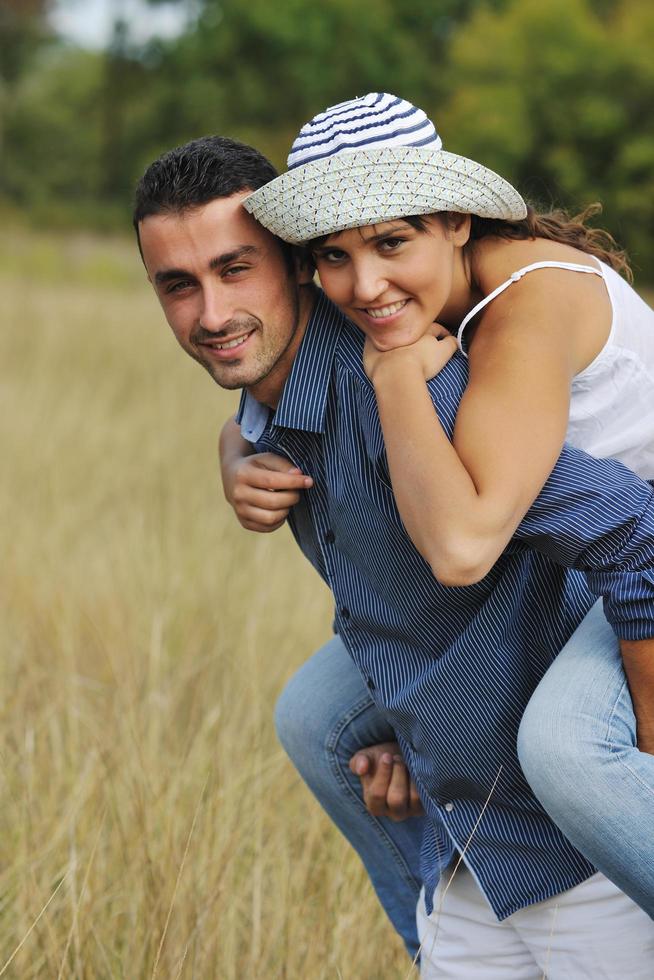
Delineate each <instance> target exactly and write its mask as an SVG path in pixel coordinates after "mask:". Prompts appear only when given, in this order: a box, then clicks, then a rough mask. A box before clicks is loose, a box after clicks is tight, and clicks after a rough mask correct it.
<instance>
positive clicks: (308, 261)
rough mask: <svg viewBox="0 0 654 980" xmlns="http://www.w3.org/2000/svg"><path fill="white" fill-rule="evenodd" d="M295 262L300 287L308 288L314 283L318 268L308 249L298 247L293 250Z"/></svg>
mask: <svg viewBox="0 0 654 980" xmlns="http://www.w3.org/2000/svg"><path fill="white" fill-rule="evenodd" d="M293 262H294V263H295V274H296V276H297V284H298V286H308V285H309V284H310V283H312V282H313V277H314V274H315V271H316V266H315V263H314V261H313V256H312V254H311V252H310V251H309V249H308V248H303V247H302V246H301V245H296V246H295V247H294V248H293Z"/></svg>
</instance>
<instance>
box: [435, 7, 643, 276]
mask: <svg viewBox="0 0 654 980" xmlns="http://www.w3.org/2000/svg"><path fill="white" fill-rule="evenodd" d="M600 15H601V16H600ZM653 36H654V8H653V7H652V6H651V4H650V3H648V2H647V0H624V2H615V3H611V4H607V3H605V4H603V5H602V7H601V8H599V12H598V9H597V8H596V6H595V5H592V4H591V3H590V2H587V0H549V2H548V3H547V4H543V3H542V2H540V0H519V2H513V3H512V4H511V5H509V6H507V8H506V9H505V10H504V11H503V12H501V13H496V12H495V13H494V12H490V11H488V10H487V9H483V8H481V9H479V10H478V11H477V12H476V13H475V15H473V17H472V18H471V19H470V21H469V22H468V24H467V25H466V28H465V30H463V31H461V32H460V33H459V34H458V35H457V37H456V38H455V39H454V41H453V44H452V47H451V50H450V67H451V71H452V73H453V75H454V76H456V78H457V79H458V82H459V83H458V85H457V87H456V90H455V91H454V92H453V93H452V97H451V99H450V100H449V103H448V105H447V109H446V111H445V113H443V115H442V124H443V128H444V131H445V133H446V135H447V137H448V139H447V145H448V147H449V148H451V149H456V150H458V151H459V152H463V153H466V154H469V155H470V156H473V157H476V158H479V159H481V160H483V161H484V162H488V164H489V165H490V166H492V167H495V169H497V170H499V172H501V173H503V174H506V175H507V176H510V177H512V178H513V179H514V180H515V181H516V182H517V183H518V185H519V187H520V188H521V189H523V190H524V191H525V193H526V195H527V196H528V197H529V198H531V199H532V200H533V201H536V202H537V203H540V204H541V205H544V206H549V205H551V204H556V205H558V204H563V205H564V206H566V207H568V208H570V209H572V210H581V209H582V208H584V207H585V206H586V205H588V204H590V203H592V202H593V201H601V202H602V203H603V205H604V217H603V219H602V224H606V225H607V226H608V227H609V228H611V230H612V231H613V232H614V234H616V235H617V237H618V238H619V239H620V241H621V242H622V243H624V244H625V245H627V247H628V248H629V249H630V251H631V252H632V254H633V256H634V258H635V261H636V264H637V265H640V266H641V267H643V268H644V266H645V263H646V261H647V256H648V255H651V249H652V238H653V235H654V223H653V219H654V193H653V191H654V187H653V183H654V127H653V126H652V123H653V121H654V64H653V61H652V58H651V39H652V37H653ZM645 271H646V270H645Z"/></svg>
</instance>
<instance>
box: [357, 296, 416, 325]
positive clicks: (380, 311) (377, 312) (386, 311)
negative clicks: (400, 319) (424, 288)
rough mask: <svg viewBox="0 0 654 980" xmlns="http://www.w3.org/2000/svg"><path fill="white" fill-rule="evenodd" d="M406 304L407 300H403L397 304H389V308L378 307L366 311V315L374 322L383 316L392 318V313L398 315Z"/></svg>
mask: <svg viewBox="0 0 654 980" xmlns="http://www.w3.org/2000/svg"><path fill="white" fill-rule="evenodd" d="M406 304H407V300H405V299H403V300H400V302H399V303H391V305H390V306H378V307H376V308H375V309H374V310H366V313H367V314H368V316H371V317H372V318H373V320H375V319H378V318H381V317H383V316H392V315H393V313H398V312H399V311H400V310H401V309H402V307H403V306H406Z"/></svg>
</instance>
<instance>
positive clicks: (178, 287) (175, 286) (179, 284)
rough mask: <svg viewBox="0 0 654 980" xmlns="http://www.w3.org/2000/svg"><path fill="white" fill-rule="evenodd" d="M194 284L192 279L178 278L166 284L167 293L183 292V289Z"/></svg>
mask: <svg viewBox="0 0 654 980" xmlns="http://www.w3.org/2000/svg"><path fill="white" fill-rule="evenodd" d="M192 285H193V284H192V282H191V280H190V279H178V280H177V281H176V282H171V283H168V285H167V286H166V295H170V294H171V293H181V292H183V290H185V289H188V288H189V287H190V286H192Z"/></svg>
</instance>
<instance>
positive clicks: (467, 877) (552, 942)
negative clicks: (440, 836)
mask: <svg viewBox="0 0 654 980" xmlns="http://www.w3.org/2000/svg"><path fill="white" fill-rule="evenodd" d="M450 878H451V872H450V871H446V872H445V873H444V874H443V875H442V876H441V880H440V883H439V885H438V887H437V888H436V891H435V893H434V910H433V912H432V914H431V916H429V917H428V916H427V912H426V909H425V902H424V894H421V896H420V899H419V901H418V909H417V920H418V937H419V939H420V943H421V953H420V957H421V970H420V976H421V977H422V980H543V978H547V980H586V978H588V980H653V978H654V921H652V920H651V919H650V918H649V916H648V915H647V914H646V913H645V912H643V910H642V909H641V908H639V906H638V905H636V904H635V902H632V900H631V899H630V898H627V896H626V895H625V894H624V893H623V892H621V891H620V890H619V889H618V888H617V887H616V886H615V885H614V884H613V883H612V882H610V881H609V880H608V878H605V877H604V875H602V874H599V873H598V874H595V875H593V877H592V878H589V879H588V881H584V882H582V884H581V885H577V886H576V888H571V889H570V891H567V892H563V894H561V895H556V896H555V897H554V898H550V899H548V900H547V901H546V902H539V903H538V904H536V905H530V906H528V907H527V908H524V909H520V910H519V911H518V912H515V913H514V914H513V915H511V916H509V918H508V919H504V920H503V921H502V922H498V920H497V919H496V918H495V915H494V914H493V912H492V911H491V909H490V906H489V905H488V903H487V902H486V899H485V898H484V896H483V895H482V893H481V891H480V889H479V888H478V886H477V884H476V882H475V880H474V878H473V877H472V875H471V874H470V872H469V871H468V870H467V869H466V867H465V865H464V864H463V863H461V864H459V867H458V868H457V871H456V874H455V875H454V878H453V880H452V882H451V884H450V885H449V887H447V885H448V881H449V880H450ZM446 889H447V890H446Z"/></svg>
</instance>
